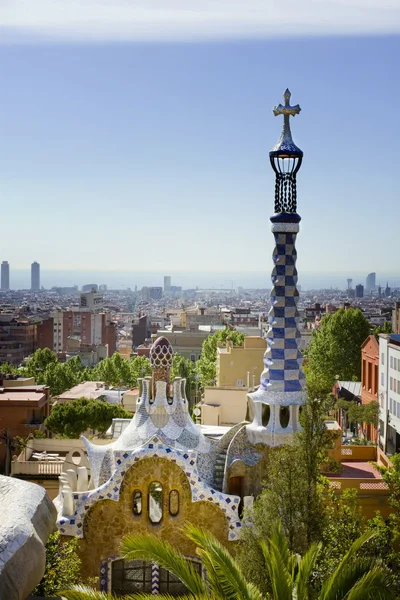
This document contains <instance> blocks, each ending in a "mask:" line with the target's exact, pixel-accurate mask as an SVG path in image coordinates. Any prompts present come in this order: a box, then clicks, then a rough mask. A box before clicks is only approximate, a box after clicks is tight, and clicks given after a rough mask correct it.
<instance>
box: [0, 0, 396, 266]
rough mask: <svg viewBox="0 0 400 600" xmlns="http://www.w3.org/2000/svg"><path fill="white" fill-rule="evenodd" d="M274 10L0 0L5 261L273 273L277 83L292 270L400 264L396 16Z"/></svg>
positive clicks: (389, 6)
mask: <svg viewBox="0 0 400 600" xmlns="http://www.w3.org/2000/svg"><path fill="white" fill-rule="evenodd" d="M33 4H34V6H35V10H33ZM282 4H285V7H286V9H285V13H280V12H279V11H280V10H281V8H280V7H281V6H282ZM282 4H279V3H276V4H275V3H271V4H269V3H265V2H260V1H259V0H248V3H247V2H246V7H247V8H246V9H245V8H243V7H244V5H245V3H243V2H236V0H230V2H227V0H221V1H220V2H219V3H215V2H211V1H210V2H208V1H206V0H203V1H202V2H201V3H200V2H195V1H194V0H187V2H186V3H183V2H180V1H178V0H176V1H172V0H171V2H165V1H164V3H161V2H156V1H153V0H148V1H147V2H139V1H138V2H133V1H131V2H130V1H126V0H125V1H124V0H116V1H115V2H114V3H107V2H101V1H100V0H89V1H88V2H87V3H85V7H86V8H85V11H83V9H82V3H79V2H77V1H76V0H71V2H70V3H68V5H66V4H63V7H64V8H63V10H59V11H56V10H55V9H54V7H55V6H58V7H60V3H57V2H49V1H48V0H36V2H35V3H31V2H30V3H27V0H21V1H20V2H17V0H5V2H4V4H2V6H1V7H0V87H1V90H2V91H1V94H0V202H1V205H2V210H1V215H2V227H1V236H0V261H1V260H8V261H9V262H10V264H11V266H12V268H23V267H26V266H27V265H29V264H30V262H32V261H33V260H37V261H39V262H40V263H41V265H42V268H44V269H46V268H47V269H57V268H59V269H69V270H102V271H106V270H112V271H116V270H119V269H120V270H123V271H126V270H130V269H132V270H140V269H143V270H157V271H163V270H164V271H165V272H168V271H174V272H175V271H184V270H194V271H200V270H204V271H227V272H229V271H245V270H249V271H264V270H265V271H266V272H267V273H269V272H270V270H271V266H272V264H271V258H270V256H271V252H272V248H273V236H272V234H271V232H270V223H269V216H270V215H271V213H272V212H273V191H274V179H273V172H272V170H271V168H270V166H269V159H268V152H269V150H270V148H271V147H272V146H273V145H274V144H275V142H276V141H277V139H278V137H279V134H280V131H281V122H280V119H278V118H275V117H274V116H273V114H272V108H273V106H275V105H276V104H278V103H279V102H281V101H282V93H283V91H284V89H285V88H286V87H289V88H290V90H291V91H292V103H295V104H296V103H299V104H300V106H301V108H302V112H301V114H300V115H299V116H297V117H296V118H295V119H294V120H293V122H292V133H293V137H294V140H295V142H296V143H297V144H298V145H299V146H300V147H301V148H302V149H303V151H304V154H305V157H304V162H303V166H302V169H301V171H300V173H299V176H298V210H299V213H300V214H301V215H302V218H303V220H302V224H301V232H300V234H299V236H298V245H297V247H298V255H299V258H298V267H299V270H301V269H302V270H304V271H305V272H310V271H321V272H326V271H341V272H342V271H345V270H347V269H348V270H349V271H350V272H351V271H357V272H363V271H366V272H368V271H372V270H375V271H377V272H382V271H388V272H392V273H393V272H397V271H400V269H398V267H397V265H398V260H397V246H398V244H397V240H398V233H397V232H398V224H399V218H398V215H399V209H398V200H399V193H398V189H399V185H398V177H397V172H398V169H399V158H400V156H399V133H400V132H399V129H400V127H399V124H398V123H399V121H398V116H397V115H398V108H397V103H398V102H399V99H400V93H399V92H400V79H399V77H398V69H399V56H400V35H399V33H400V5H399V3H398V1H397V0H386V1H385V0H381V2H378V1H376V2H375V1H373V0H364V2H362V3H361V2H358V1H357V0H354V1H352V2H351V1H350V0H349V1H348V2H341V1H339V0H334V1H332V2H322V1H321V0H316V1H314V2H312V1H311V0H304V1H301V2H299V1H298V2H291V1H289V2H288V3H282ZM24 5H25V9H26V10H25V11H24V10H23V8H24ZM165 5H168V6H170V12H168V9H167V10H164V9H163V8H162V7H163V6H165ZM217 5H218V8H219V10H218V11H217V12H216V11H215V7H216V6H217ZM266 5H267V6H268V10H267V9H266V8H265V7H266ZM183 6H185V7H186V8H185V10H182V7H183ZM67 7H68V10H67ZM111 7H112V8H111ZM190 8H192V10H189V9H190ZM110 10H111V12H110ZM151 10H153V12H151ZM74 11H75V12H74ZM135 11H136V12H135ZM149 11H150V12H149Z"/></svg>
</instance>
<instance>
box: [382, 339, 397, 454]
mask: <svg viewBox="0 0 400 600" xmlns="http://www.w3.org/2000/svg"><path fill="white" fill-rule="evenodd" d="M378 399H379V405H380V427H379V445H380V447H381V448H382V450H383V451H384V452H385V453H387V454H394V453H395V452H398V451H399V450H400V335H398V334H380V335H379V392H378Z"/></svg>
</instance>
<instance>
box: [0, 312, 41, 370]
mask: <svg viewBox="0 0 400 600" xmlns="http://www.w3.org/2000/svg"><path fill="white" fill-rule="evenodd" d="M36 327H37V326H36V324H35V323H32V322H31V321H29V320H28V319H26V318H25V317H20V316H18V315H13V314H0V364H1V363H6V362H9V363H11V364H12V365H14V366H15V367H18V366H19V365H20V364H21V363H22V361H23V359H24V358H26V357H27V356H29V355H30V354H32V353H33V352H34V351H35V350H36Z"/></svg>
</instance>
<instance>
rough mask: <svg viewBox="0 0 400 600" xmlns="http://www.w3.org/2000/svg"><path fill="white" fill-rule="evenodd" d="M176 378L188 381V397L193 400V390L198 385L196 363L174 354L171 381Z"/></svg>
mask: <svg viewBox="0 0 400 600" xmlns="http://www.w3.org/2000/svg"><path fill="white" fill-rule="evenodd" d="M175 377H182V378H183V379H186V397H187V399H188V400H189V402H190V400H191V396H192V390H193V388H194V387H195V385H196V367H195V363H194V362H193V361H192V360H189V359H188V358H185V357H184V356H181V355H180V354H174V358H173V360H172V369H171V380H173V379H174V378H175Z"/></svg>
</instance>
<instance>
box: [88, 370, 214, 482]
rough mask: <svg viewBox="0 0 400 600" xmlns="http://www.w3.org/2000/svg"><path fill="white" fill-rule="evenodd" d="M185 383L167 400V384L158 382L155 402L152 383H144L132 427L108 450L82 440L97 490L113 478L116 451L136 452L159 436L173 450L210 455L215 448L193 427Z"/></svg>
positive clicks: (176, 384)
mask: <svg viewBox="0 0 400 600" xmlns="http://www.w3.org/2000/svg"><path fill="white" fill-rule="evenodd" d="M185 382H186V380H185V379H180V378H176V379H175V380H174V382H173V398H172V399H170V398H168V397H167V382H166V381H156V382H155V383H156V395H155V398H154V399H152V398H151V393H150V386H151V383H152V382H151V380H150V379H144V380H143V381H142V394H141V396H140V398H139V399H138V402H137V410H136V413H135V416H134V417H133V419H132V421H131V422H130V423H129V425H128V427H127V428H126V429H125V430H124V431H123V432H122V434H121V435H120V436H119V438H118V439H117V440H116V441H115V442H113V443H111V444H107V445H104V446H98V445H96V444H92V443H91V442H89V440H87V439H86V438H85V437H82V439H83V441H84V443H85V445H86V448H87V453H88V458H89V462H90V466H91V474H92V483H93V487H95V488H96V487H98V486H100V485H102V484H104V483H105V482H106V481H108V479H109V478H110V477H111V475H112V473H113V472H114V469H115V468H116V464H115V459H114V455H115V451H116V450H122V449H123V450H133V449H134V448H138V447H139V446H142V445H143V443H145V442H147V441H148V440H149V439H151V438H152V437H153V436H154V435H157V436H158V437H159V438H160V439H161V440H162V441H163V442H164V444H165V446H168V447H169V448H177V449H180V450H196V452H199V453H200V454H203V453H204V454H207V453H209V452H210V449H211V444H210V441H209V440H207V438H205V437H204V435H203V434H202V433H201V431H200V428H199V427H197V426H196V425H195V423H193V420H192V418H191V416H190V415H189V411H188V401H187V399H186V396H185Z"/></svg>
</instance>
